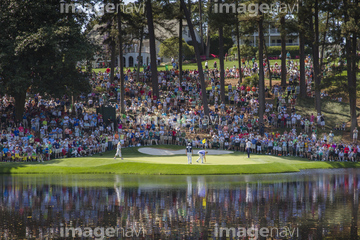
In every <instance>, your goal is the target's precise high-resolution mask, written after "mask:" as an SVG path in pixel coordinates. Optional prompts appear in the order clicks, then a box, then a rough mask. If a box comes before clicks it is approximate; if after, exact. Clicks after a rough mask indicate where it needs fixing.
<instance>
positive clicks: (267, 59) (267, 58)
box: [264, 39, 272, 89]
mask: <svg viewBox="0 0 360 240" xmlns="http://www.w3.org/2000/svg"><path fill="white" fill-rule="evenodd" d="M264 49H265V56H266V61H267V65H268V69H269V70H268V71H269V85H270V89H271V87H272V77H271V75H272V72H271V68H270V61H269V55H268V49H267V46H266V44H265V39H264Z"/></svg>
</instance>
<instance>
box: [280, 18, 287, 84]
mask: <svg viewBox="0 0 360 240" xmlns="http://www.w3.org/2000/svg"><path fill="white" fill-rule="evenodd" d="M280 24H281V33H280V35H281V86H286V70H287V69H286V29H285V16H282V17H281V19H280Z"/></svg>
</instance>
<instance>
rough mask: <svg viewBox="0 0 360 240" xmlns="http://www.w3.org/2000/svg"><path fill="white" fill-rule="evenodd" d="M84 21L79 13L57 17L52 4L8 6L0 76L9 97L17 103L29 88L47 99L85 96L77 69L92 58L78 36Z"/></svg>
mask: <svg viewBox="0 0 360 240" xmlns="http://www.w3.org/2000/svg"><path fill="white" fill-rule="evenodd" d="M85 22H86V15H85V14H83V13H69V14H66V13H61V12H60V4H59V2H58V1H56V0H49V1H48V0H46V1H45V0H39V1H25V2H24V1H21V0H10V1H6V3H5V4H3V5H2V10H1V14H0V31H1V33H2V34H0V52H1V53H2V54H0V63H1V64H0V77H1V79H2V87H3V88H5V89H6V91H7V93H8V94H11V95H13V96H15V99H17V97H18V96H20V95H24V94H25V92H26V90H27V89H28V88H29V87H31V89H32V91H36V92H38V93H41V94H45V93H46V94H48V95H51V96H63V95H64V94H67V95H71V94H76V93H79V92H86V91H89V90H90V86H89V81H88V76H87V75H86V74H84V73H82V72H79V71H78V70H76V64H77V62H79V61H82V60H86V59H89V60H90V59H92V56H93V53H94V46H93V45H92V44H91V43H90V42H89V41H88V39H87V38H86V36H85V34H84V33H83V31H82V27H83V24H85ZM17 103H18V102H17ZM19 104H20V105H19V107H21V103H19Z"/></svg>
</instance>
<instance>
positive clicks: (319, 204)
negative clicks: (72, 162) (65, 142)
mask: <svg viewBox="0 0 360 240" xmlns="http://www.w3.org/2000/svg"><path fill="white" fill-rule="evenodd" d="M359 187H360V169H334V170H311V171H310V170H309V171H302V172H299V173H288V174H266V175H240V176H134V175H2V176H0V239H20V238H21V239H24V238H33V239H47V238H53V239H56V238H61V237H67V236H69V237H75V238H79V239H80V238H82V239H88V238H98V239H101V237H104V238H105V239H126V238H127V237H128V238H129V239H248V238H251V237H253V239H265V238H266V239H323V238H327V239H358V236H359V235H358V234H359V231H358V224H359V218H358V215H359ZM75 228H77V229H75ZM106 231H108V232H106ZM66 234H68V235H66ZM226 236H228V238H226Z"/></svg>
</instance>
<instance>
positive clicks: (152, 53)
mask: <svg viewBox="0 0 360 240" xmlns="http://www.w3.org/2000/svg"><path fill="white" fill-rule="evenodd" d="M146 16H147V23H148V31H149V39H150V59H151V61H150V65H151V68H150V70H151V82H152V88H153V95H154V96H156V98H157V99H158V98H159V85H158V74H157V63H156V44H155V33H154V21H153V15H152V6H151V0H146Z"/></svg>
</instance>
